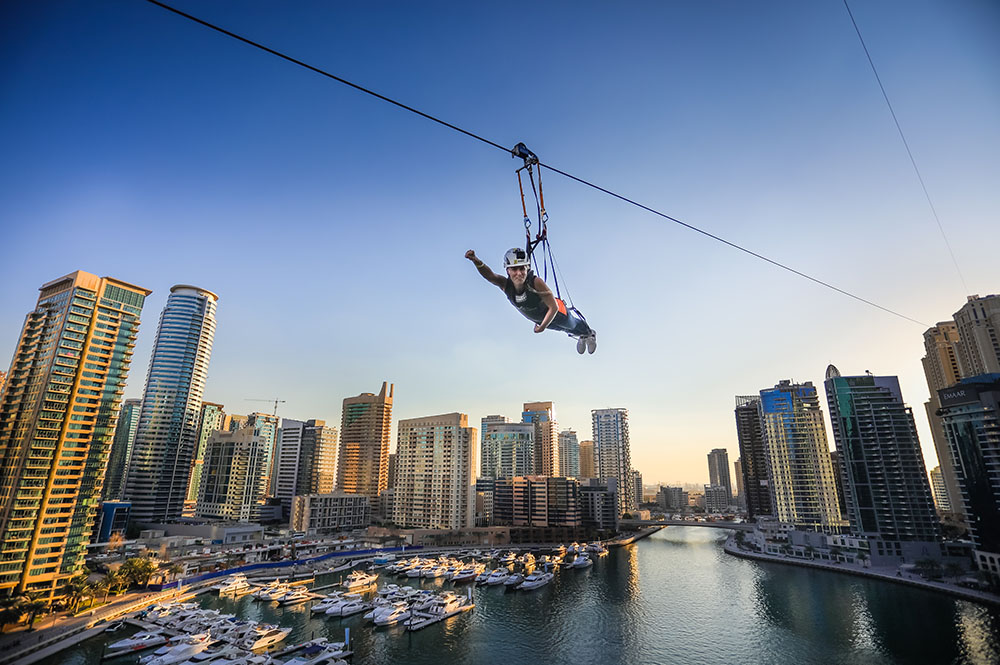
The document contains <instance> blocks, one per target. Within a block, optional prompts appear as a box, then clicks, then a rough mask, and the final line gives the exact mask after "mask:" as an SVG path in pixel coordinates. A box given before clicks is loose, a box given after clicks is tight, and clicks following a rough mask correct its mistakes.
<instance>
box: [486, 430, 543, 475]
mask: <svg viewBox="0 0 1000 665" xmlns="http://www.w3.org/2000/svg"><path fill="white" fill-rule="evenodd" d="M480 466H481V469H480V474H479V475H480V476H481V477H483V478H494V479H495V478H513V477H515V476H530V475H531V474H532V471H533V469H534V468H535V426H534V425H533V424H532V423H490V424H489V425H488V426H487V428H486V438H485V439H484V440H483V452H482V456H481V460H480Z"/></svg>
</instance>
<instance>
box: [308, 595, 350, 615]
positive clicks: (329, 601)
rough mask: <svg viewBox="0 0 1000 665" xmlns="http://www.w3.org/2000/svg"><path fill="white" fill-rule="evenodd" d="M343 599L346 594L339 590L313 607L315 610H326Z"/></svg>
mask: <svg viewBox="0 0 1000 665" xmlns="http://www.w3.org/2000/svg"><path fill="white" fill-rule="evenodd" d="M343 599H344V594H342V593H339V592H338V593H333V594H330V595H329V596H327V597H326V598H324V599H323V600H321V601H319V602H318V603H316V604H315V605H313V606H312V608H311V609H312V611H313V612H326V611H327V610H328V609H330V608H331V607H333V606H334V605H335V604H337V603H339V602H340V601H341V600H343Z"/></svg>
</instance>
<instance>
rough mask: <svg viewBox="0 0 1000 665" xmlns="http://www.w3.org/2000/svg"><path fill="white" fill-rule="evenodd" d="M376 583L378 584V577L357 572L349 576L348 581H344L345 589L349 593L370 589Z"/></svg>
mask: <svg viewBox="0 0 1000 665" xmlns="http://www.w3.org/2000/svg"><path fill="white" fill-rule="evenodd" d="M376 582H378V575H374V574H369V573H366V572H363V571H360V570H355V571H354V572H353V573H351V574H350V575H348V576H347V579H345V580H344V582H343V587H344V588H345V589H347V590H348V591H353V590H354V589H364V588H365V587H370V586H372V585H373V584H375V583H376Z"/></svg>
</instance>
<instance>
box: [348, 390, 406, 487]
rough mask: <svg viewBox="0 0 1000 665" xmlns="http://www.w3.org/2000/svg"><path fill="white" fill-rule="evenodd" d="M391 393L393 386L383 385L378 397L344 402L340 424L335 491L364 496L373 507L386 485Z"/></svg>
mask: <svg viewBox="0 0 1000 665" xmlns="http://www.w3.org/2000/svg"><path fill="white" fill-rule="evenodd" d="M387 391H388V392H387ZM392 393H393V386H392V384H389V383H386V382H383V383H382V390H381V392H379V394H378V395H373V394H372V393H362V394H360V395H358V396H357V397H348V398H346V399H345V400H344V411H343V414H342V416H341V421H340V451H339V454H338V457H337V489H338V490H340V491H341V492H347V493H349V494H364V495H365V496H367V497H368V503H369V505H372V506H378V505H379V499H378V497H379V493H380V492H381V491H382V490H384V489H385V488H386V487H388V484H389V434H390V429H391V427H392Z"/></svg>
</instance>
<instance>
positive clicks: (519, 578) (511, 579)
mask: <svg viewBox="0 0 1000 665" xmlns="http://www.w3.org/2000/svg"><path fill="white" fill-rule="evenodd" d="M523 581H524V575H522V574H521V573H511V574H510V575H509V576H508V577H507V579H506V580H504V586H511V587H517V585H519V584H520V583H521V582H523Z"/></svg>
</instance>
